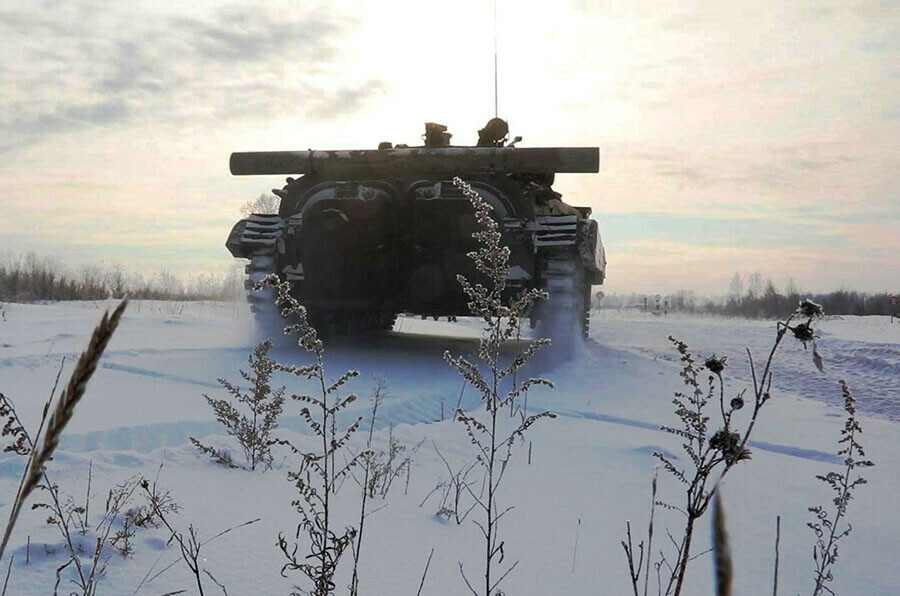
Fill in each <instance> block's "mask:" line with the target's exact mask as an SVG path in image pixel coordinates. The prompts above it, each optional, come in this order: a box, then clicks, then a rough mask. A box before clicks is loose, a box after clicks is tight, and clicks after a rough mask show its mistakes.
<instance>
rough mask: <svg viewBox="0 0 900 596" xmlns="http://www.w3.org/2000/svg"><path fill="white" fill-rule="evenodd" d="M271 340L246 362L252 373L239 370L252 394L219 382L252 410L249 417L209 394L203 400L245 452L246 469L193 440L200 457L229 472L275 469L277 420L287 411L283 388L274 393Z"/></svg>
mask: <svg viewBox="0 0 900 596" xmlns="http://www.w3.org/2000/svg"><path fill="white" fill-rule="evenodd" d="M274 345H275V344H274V343H272V341H271V340H266V341H264V342H262V343H260V344H259V345H257V346H256V348H255V349H254V350H253V353H252V354H250V356H248V358H247V360H248V362H249V364H250V371H251V372H249V373H248V372H245V371H243V370H239V371H238V373H239V374H240V375H241V377H242V378H243V379H244V380H245V381H246V382H248V383H250V391H248V392H244V391H243V390H241V388H240V387H239V386H237V385H233V384H232V383H230V382H229V381H227V380H225V379H218V381H219V384H220V385H221V386H222V387H223V388H224V389H225V391H227V392H228V394H229V395H230V396H231V398H232V399H233V400H234V401H236V402H237V403H238V404H240V405H242V406H243V407H245V408H246V409H247V410H249V414H245V413H244V412H241V410H239V409H238V408H237V407H235V406H234V405H232V404H231V402H230V401H229V400H227V399H214V398H212V397H210V396H208V395H206V394H204V395H203V397H204V398H205V399H206V402H207V403H208V404H209V405H210V407H211V408H212V410H213V413H215V415H216V420H218V421H219V422H220V423H221V424H222V426H224V427H225V429H226V430H227V431H228V434H229V435H230V436H233V437H234V438H235V439H237V442H238V443H239V444H240V446H241V449H242V450H243V452H244V462H245V464H244V466H239V465H238V464H236V463H234V461H233V460H232V458H231V455H230V454H229V453H228V452H225V451H221V450H217V449H215V448H213V447H210V446H208V445H204V444H203V443H201V442H200V441H199V440H197V439H195V438H194V437H190V439H191V443H193V444H194V446H195V447H197V449H199V450H200V452H201V453H204V454H206V455H208V456H209V457H210V458H212V459H213V460H214V461H215V462H216V463H219V464H223V465H226V466H228V467H230V468H237V467H245V468H248V469H250V470H256V467H257V466H263V467H264V468H265V469H268V468H270V467H271V466H272V445H274V444H275V442H276V441H275V439H274V438H273V436H272V433H273V431H274V430H275V429H276V428H278V417H279V416H280V415H281V411H282V409H283V408H284V387H282V388H280V389H274V390H273V389H272V374H273V373H274V372H275V371H276V370H278V366H277V364H276V363H275V361H274V360H272V358H271V356H269V351H270V350H271V349H272V348H273V347H274Z"/></svg>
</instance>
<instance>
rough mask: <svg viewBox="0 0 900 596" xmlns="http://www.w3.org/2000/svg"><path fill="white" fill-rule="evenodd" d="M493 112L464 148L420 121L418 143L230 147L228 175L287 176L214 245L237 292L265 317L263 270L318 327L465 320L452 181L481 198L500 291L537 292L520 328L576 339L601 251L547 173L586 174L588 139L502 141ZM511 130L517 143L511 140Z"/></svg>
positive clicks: (466, 217) (464, 263)
mask: <svg viewBox="0 0 900 596" xmlns="http://www.w3.org/2000/svg"><path fill="white" fill-rule="evenodd" d="M507 134H508V127H507V125H506V123H505V122H504V121H503V120H500V119H498V118H495V119H493V120H491V121H490V122H489V123H488V125H487V126H485V128H484V129H482V130H481V131H479V141H478V145H477V146H474V147H463V146H452V145H450V136H451V135H450V133H448V132H447V129H446V127H445V126H442V125H438V124H433V123H428V124H426V133H425V135H424V141H425V144H424V145H423V146H419V147H408V146H406V145H397V146H393V145H392V144H391V143H381V144H380V145H379V148H378V149H373V150H348V151H313V150H309V151H271V152H256V153H233V154H232V155H231V173H232V174H234V175H239V176H241V175H274V174H290V175H298V177H296V178H295V177H289V178H287V184H286V185H285V186H284V187H283V188H280V189H274V190H273V192H274V193H275V194H276V195H277V196H278V197H280V199H281V202H280V206H279V209H278V213H277V214H264V213H259V214H253V215H250V216H249V217H247V218H246V219H242V220H241V221H239V222H238V223H237V224H235V226H234V228H233V229H232V231H231V234H230V235H229V236H228V240H227V242H226V247H227V248H228V250H229V251H230V252H231V254H232V255H233V256H234V257H236V258H242V259H250V263H249V264H248V265H247V267H246V272H247V274H248V277H247V281H246V286H247V289H248V300H249V302H250V304H251V307H252V308H253V310H254V312H256V313H257V317H258V318H260V319H266V318H268V317H275V316H277V313H275V309H274V306H273V295H272V290H271V289H268V290H254V289H253V284H254V283H255V282H258V281H260V280H262V279H263V278H264V277H265V276H266V275H267V274H270V273H274V274H277V275H278V276H279V277H280V278H281V279H283V280H287V281H288V282H290V284H291V288H292V292H293V294H294V295H295V297H296V298H297V299H298V300H299V301H300V302H301V303H302V304H303V305H304V306H306V308H307V310H308V313H309V318H310V322H311V323H312V324H313V325H314V326H315V327H316V328H317V329H318V330H319V331H320V332H321V333H325V334H329V333H332V334H335V333H336V334H352V333H358V332H363V331H369V330H377V329H382V330H383V329H391V328H392V326H393V324H394V321H395V319H396V317H397V314H398V313H403V312H405V313H411V314H416V315H425V316H432V317H436V316H439V317H455V316H459V315H467V314H469V313H468V308H467V299H466V296H465V294H464V293H463V292H462V289H461V287H460V285H459V283H458V282H457V280H456V276H457V275H458V274H462V275H466V276H467V277H469V278H470V279H474V280H475V281H477V280H478V279H479V278H480V275H481V274H480V273H479V272H477V271H476V270H475V268H474V266H473V264H472V260H471V259H470V258H469V257H468V256H466V255H467V253H468V252H470V251H472V250H474V249H476V248H477V242H476V241H475V240H474V239H473V237H472V234H473V232H475V231H477V230H478V224H477V222H476V220H475V216H474V211H473V209H472V206H471V204H470V203H469V201H468V199H466V198H465V196H464V195H463V194H462V192H461V191H460V190H459V189H458V188H457V187H456V186H454V184H453V183H452V179H453V177H455V176H459V177H460V178H462V179H463V180H465V181H466V182H468V183H469V184H470V185H471V186H472V188H473V189H475V190H476V191H477V192H478V193H479V194H480V195H481V196H482V197H483V199H484V200H485V201H487V202H488V203H489V204H490V205H491V206H492V207H493V212H492V216H493V217H494V218H495V219H496V221H497V222H498V223H499V224H500V229H501V230H502V233H503V240H504V243H505V244H506V245H507V246H509V248H510V250H511V256H510V265H511V268H510V272H509V276H508V283H507V291H508V292H509V295H510V296H513V295H515V294H516V293H518V292H520V291H521V290H522V289H525V288H531V287H539V288H544V289H546V290H547V291H548V292H549V294H550V298H549V300H544V301H541V302H540V303H539V304H537V305H536V307H535V308H534V309H533V310H532V312H531V323H532V326H534V325H536V324H538V323H541V324H547V325H549V326H550V328H551V331H550V332H549V333H550V334H551V336H558V335H560V334H572V335H574V336H578V334H579V332H580V334H582V335H584V336H586V335H587V328H588V320H589V319H588V317H589V311H590V302H591V285H592V284H600V283H603V280H604V277H605V271H606V259H605V255H604V250H603V245H602V243H601V240H600V234H599V230H598V225H597V222H596V221H595V220H592V219H590V218H589V215H590V213H591V210H590V208H589V207H572V206H570V205H568V204H566V203H565V202H563V201H562V198H561V196H560V195H559V193H556V192H555V191H554V190H553V189H552V184H553V181H554V176H555V175H556V174H558V173H592V172H597V171H598V170H599V151H598V149H597V148H596V147H590V148H559V147H553V148H519V147H515V146H513V145H507V144H506V141H507ZM519 140H520V139H519V138H516V140H515V141H514V143H515V142H518V141H519Z"/></svg>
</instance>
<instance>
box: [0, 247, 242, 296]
mask: <svg viewBox="0 0 900 596" xmlns="http://www.w3.org/2000/svg"><path fill="white" fill-rule="evenodd" d="M242 283H243V282H242V278H241V275H240V273H239V272H238V271H236V270H234V271H232V272H230V273H229V274H227V275H224V276H221V277H215V276H213V275H205V274H204V275H199V276H196V277H192V278H191V279H190V280H189V281H188V282H187V283H185V282H183V281H182V280H181V279H179V278H178V277H176V276H175V275H172V274H171V273H169V272H167V271H162V272H160V273H157V274H156V275H154V276H152V277H150V278H145V277H143V276H142V275H140V274H138V273H126V272H125V271H124V270H123V269H122V268H121V267H116V266H114V267H105V268H104V267H94V266H87V267H82V268H81V269H79V270H78V271H75V272H73V271H70V270H69V269H67V268H66V266H65V265H64V264H63V263H62V261H60V260H58V259H51V258H42V257H39V256H37V255H36V254H35V253H28V254H26V255H24V256H21V257H7V258H5V259H0V301H4V302H31V301H35V300H105V299H107V298H122V297H124V296H126V295H127V296H129V297H131V298H134V299H139V300H235V299H237V298H238V297H240V296H242V295H243V287H242Z"/></svg>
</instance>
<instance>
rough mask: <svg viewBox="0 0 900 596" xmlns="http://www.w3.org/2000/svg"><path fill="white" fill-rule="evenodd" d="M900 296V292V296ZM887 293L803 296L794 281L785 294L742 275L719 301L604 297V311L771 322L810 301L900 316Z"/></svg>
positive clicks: (839, 310) (840, 310) (680, 295)
mask: <svg viewBox="0 0 900 596" xmlns="http://www.w3.org/2000/svg"><path fill="white" fill-rule="evenodd" d="M898 294H900V292H898ZM892 295H893V294H891V293H888V292H882V293H874V294H871V293H866V292H857V291H854V290H846V289H840V290H835V291H833V292H829V293H824V294H812V293H809V292H801V291H800V290H798V289H797V287H796V285H795V284H794V282H793V280H790V281H788V283H787V286H786V287H785V288H784V290H782V291H779V290H778V289H776V287H775V284H774V283H772V280H771V279H767V280H765V281H763V278H762V276H761V275H760V274H759V273H754V274H752V275H750V276H749V277H748V278H747V280H746V283H745V282H744V279H743V278H742V277H741V275H740V274H738V273H736V274H735V275H734V277H733V278H732V279H731V283H730V286H729V291H728V294H727V295H726V296H724V297H720V298H699V297H698V296H697V294H696V293H695V292H693V291H692V290H679V291H678V292H675V293H673V294H668V295H646V294H630V295H624V296H623V295H611V296H604V297H603V299H602V300H601V301H600V303H599V306H600V307H602V308H619V309H621V308H635V309H643V308H645V304H646V309H647V310H648V311H653V312H657V311H670V312H688V313H709V314H716V315H722V316H732V317H745V318H758V319H772V318H784V317H786V316H787V315H789V314H790V313H792V312H793V311H794V309H796V308H797V304H799V302H800V301H801V300H802V299H804V298H809V299H811V300H813V301H814V302H817V303H818V304H821V305H822V307H823V308H824V310H825V313H826V314H829V315H890V314H898V313H900V306H893V305H891V296H892Z"/></svg>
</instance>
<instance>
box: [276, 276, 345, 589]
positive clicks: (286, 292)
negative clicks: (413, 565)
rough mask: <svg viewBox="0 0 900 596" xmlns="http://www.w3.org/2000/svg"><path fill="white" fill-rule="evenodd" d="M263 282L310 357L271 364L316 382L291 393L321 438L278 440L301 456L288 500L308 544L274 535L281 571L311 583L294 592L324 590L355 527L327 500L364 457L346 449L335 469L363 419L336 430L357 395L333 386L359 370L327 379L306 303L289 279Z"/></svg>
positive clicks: (321, 347)
mask: <svg viewBox="0 0 900 596" xmlns="http://www.w3.org/2000/svg"><path fill="white" fill-rule="evenodd" d="M263 287H274V288H276V289H277V290H278V297H277V298H276V304H277V305H278V306H279V307H280V309H281V316H282V317H284V318H290V319H292V320H294V321H295V322H294V323H292V324H290V325H288V326H287V327H285V328H284V331H285V333H288V334H290V333H296V334H297V338H298V339H297V343H298V345H299V346H300V347H302V348H303V349H304V350H306V351H307V352H309V353H310V354H312V356H313V358H314V361H313V363H312V364H307V365H299V366H295V365H285V364H276V369H277V370H279V371H283V372H286V373H289V374H292V375H295V376H297V377H300V378H302V379H306V380H308V381H313V382H314V384H315V385H316V391H315V395H296V394H293V395H291V396H290V397H291V399H293V400H295V401H298V402H300V403H301V404H305V405H304V406H303V407H302V409H301V410H300V417H301V418H302V419H303V420H304V422H306V424H307V426H308V427H309V429H310V430H311V431H312V432H313V434H314V435H315V436H316V437H318V438H319V440H320V441H321V444H320V446H319V448H318V449H316V450H314V451H311V452H305V451H302V450H300V449H298V448H297V447H295V446H294V445H292V444H290V443H289V442H288V441H284V440H279V441H278V443H279V444H281V445H285V446H287V447H288V448H289V449H291V451H292V452H293V453H294V454H296V455H299V456H300V465H299V467H298V469H297V470H296V471H291V472H289V473H288V479H289V480H290V481H291V482H292V483H293V484H294V486H295V487H296V489H297V492H298V493H299V498H297V499H296V500H294V501H293V503H292V504H293V505H294V507H295V508H296V509H297V512H298V513H299V514H300V523H299V524H298V526H297V531H296V536H297V537H299V536H300V534H306V536H307V538H308V539H309V547H308V550H306V549H304V551H305V552H303V553H301V552H300V545H299V544H297V543H296V542H295V543H294V544H289V543H288V540H287V538H285V536H284V534H279V535H278V547H279V549H280V550H281V552H282V553H283V554H284V556H285V557H286V558H287V560H288V562H287V563H285V564H284V566H283V567H282V570H281V573H282V575H285V574H286V573H287V572H288V571H299V572H300V573H301V574H302V575H304V576H305V577H306V578H307V579H308V580H309V582H310V583H311V584H312V588H311V589H306V588H302V587H299V586H295V590H296V592H294V594H310V595H313V596H327V595H329V594H333V593H334V590H335V583H334V577H335V573H336V572H337V568H338V564H339V563H340V561H341V557H342V556H343V554H344V553H345V551H346V550H347V548H348V547H349V546H350V545H351V543H352V542H353V539H354V537H355V536H356V533H357V530H356V529H355V528H353V527H346V528H344V529H343V530H342V531H341V530H337V529H336V524H335V521H334V518H333V515H332V514H333V511H332V509H333V507H332V500H333V498H334V496H335V494H336V492H337V489H338V487H339V486H340V482H341V481H342V480H343V479H344V477H345V476H346V475H347V474H349V472H350V469H351V468H352V467H353V466H356V465H357V464H358V463H359V461H360V459H361V458H362V457H363V454H362V453H357V454H355V455H350V456H349V457H348V458H347V459H346V463H344V464H343V465H342V467H341V468H340V469H337V461H336V458H335V456H336V454H337V453H338V452H344V453H347V443H348V442H349V441H350V437H351V436H352V435H353V433H354V432H356V430H357V429H358V428H359V425H360V422H361V421H362V417H358V418H357V419H356V420H355V421H354V422H353V423H352V424H351V425H350V426H349V427H348V428H347V429H346V430H343V431H340V432H339V431H338V430H337V415H338V413H339V412H341V411H342V410H344V409H345V408H347V406H349V405H350V404H351V403H353V402H354V401H355V400H356V396H355V395H353V394H350V395H348V396H346V397H339V396H338V395H337V392H338V390H339V389H340V388H341V387H342V386H343V385H344V384H345V383H347V381H349V380H350V379H352V378H354V377H356V376H358V375H359V373H358V372H357V371H355V370H350V371H347V372H345V373H344V374H342V375H341V376H340V377H338V379H337V380H336V381H334V382H329V381H328V380H327V376H326V374H325V347H324V345H323V343H322V340H320V339H319V337H318V334H317V333H316V330H315V328H314V327H313V326H312V325H310V323H309V320H308V319H307V314H306V308H304V307H303V306H302V305H301V304H300V303H299V302H297V300H296V299H295V298H294V297H293V296H291V291H290V284H289V283H288V282H282V281H280V280H279V279H278V277H277V276H275V275H269V276H268V277H267V278H266V279H265V281H264V282H262V284H260V285H259V286H258V288H259V289H262V288H263Z"/></svg>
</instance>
